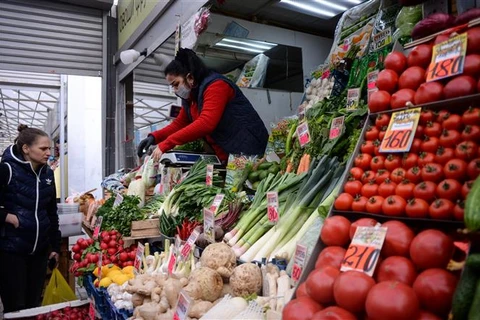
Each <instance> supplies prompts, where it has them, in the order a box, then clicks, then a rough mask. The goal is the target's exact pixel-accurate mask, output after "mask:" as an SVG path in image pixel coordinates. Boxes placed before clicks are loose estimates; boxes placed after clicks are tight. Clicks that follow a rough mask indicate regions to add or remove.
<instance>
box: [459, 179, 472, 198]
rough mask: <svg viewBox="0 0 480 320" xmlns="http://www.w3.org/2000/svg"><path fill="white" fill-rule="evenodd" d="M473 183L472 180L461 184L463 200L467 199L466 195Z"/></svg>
mask: <svg viewBox="0 0 480 320" xmlns="http://www.w3.org/2000/svg"><path fill="white" fill-rule="evenodd" d="M473 182H474V180H470V181H466V182H465V183H464V184H463V186H462V190H461V193H462V197H463V199H466V198H467V195H468V193H469V192H470V190H471V189H472V186H473Z"/></svg>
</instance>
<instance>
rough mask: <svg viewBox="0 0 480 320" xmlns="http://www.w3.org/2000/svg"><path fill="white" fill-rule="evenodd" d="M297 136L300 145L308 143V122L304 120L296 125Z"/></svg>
mask: <svg viewBox="0 0 480 320" xmlns="http://www.w3.org/2000/svg"><path fill="white" fill-rule="evenodd" d="M297 136H298V141H299V142H300V146H301V147H302V148H303V147H304V146H305V145H306V144H308V143H310V140H311V138H310V130H308V123H307V121H304V122H302V123H300V124H299V125H298V127H297Z"/></svg>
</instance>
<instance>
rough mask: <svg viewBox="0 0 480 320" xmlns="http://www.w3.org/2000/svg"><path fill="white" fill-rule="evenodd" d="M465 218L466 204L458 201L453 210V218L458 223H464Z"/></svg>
mask: <svg viewBox="0 0 480 320" xmlns="http://www.w3.org/2000/svg"><path fill="white" fill-rule="evenodd" d="M464 217H465V202H464V201H460V200H459V201H457V203H456V204H455V207H454V208H453V218H454V219H455V220H457V221H463V220H464Z"/></svg>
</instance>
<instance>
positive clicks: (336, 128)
mask: <svg viewBox="0 0 480 320" xmlns="http://www.w3.org/2000/svg"><path fill="white" fill-rule="evenodd" d="M344 123H345V116H341V117H337V118H334V119H333V120H332V125H331V126H330V135H329V137H330V140H331V139H335V138H338V137H339V136H340V134H342V130H343V124H344Z"/></svg>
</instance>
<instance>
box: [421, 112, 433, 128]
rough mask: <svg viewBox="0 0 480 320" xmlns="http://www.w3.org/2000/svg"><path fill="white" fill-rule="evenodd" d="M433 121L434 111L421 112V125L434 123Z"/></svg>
mask: <svg viewBox="0 0 480 320" xmlns="http://www.w3.org/2000/svg"><path fill="white" fill-rule="evenodd" d="M433 120H434V115H433V111H431V110H428V109H422V112H420V124H422V125H424V126H425V125H426V124H427V122H432V121H433Z"/></svg>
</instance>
